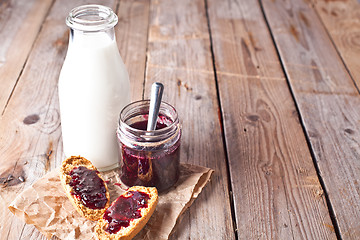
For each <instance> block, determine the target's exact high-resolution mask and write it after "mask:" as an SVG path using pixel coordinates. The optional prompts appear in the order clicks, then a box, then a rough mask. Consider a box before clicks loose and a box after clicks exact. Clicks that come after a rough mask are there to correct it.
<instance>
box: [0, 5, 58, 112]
mask: <svg viewBox="0 0 360 240" xmlns="http://www.w3.org/2000/svg"><path fill="white" fill-rule="evenodd" d="M52 2H53V0H45V1H42V0H29V1H16V0H6V1H1V2H0V43H1V44H0V76H1V80H0V81H1V84H0V92H1V94H0V113H2V112H3V110H4V108H5V106H6V104H7V102H8V99H9V98H10V96H11V93H12V91H13V88H14V87H15V85H16V82H17V80H18V78H19V76H20V75H21V71H22V69H23V67H24V65H25V62H26V59H27V57H28V55H29V52H30V50H31V48H32V45H33V43H34V41H35V39H36V36H37V35H38V32H39V30H40V28H41V24H42V22H43V20H44V18H45V16H46V14H47V13H48V10H49V8H50V6H51V4H52Z"/></svg>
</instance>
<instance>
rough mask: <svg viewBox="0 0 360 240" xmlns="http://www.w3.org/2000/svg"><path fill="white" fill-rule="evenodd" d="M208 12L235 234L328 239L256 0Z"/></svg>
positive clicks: (322, 205)
mask: <svg viewBox="0 0 360 240" xmlns="http://www.w3.org/2000/svg"><path fill="white" fill-rule="evenodd" d="M208 11H209V20H210V28H211V33H212V39H213V49H214V57H215V63H216V74H217V79H218V84H219V94H220V101H221V107H222V113H223V119H224V131H225V139H226V143H227V151H228V158H229V167H230V174H231V182H232V190H233V196H234V205H235V213H236V220H237V229H238V231H237V233H238V236H239V239H336V236H335V233H334V231H332V229H331V228H332V223H331V219H330V216H329V214H328V209H327V205H326V200H325V198H324V196H323V190H322V187H321V185H320V183H319V180H318V178H317V174H316V170H315V167H314V165H313V161H312V158H311V154H310V152H309V149H308V146H307V144H306V140H305V136H304V133H303V130H302V127H301V125H300V123H299V118H298V114H297V111H296V107H295V104H294V102H293V100H292V96H291V93H290V91H289V88H288V84H287V82H286V78H285V76H284V73H283V71H282V69H281V65H280V63H279V61H278V57H277V54H276V50H275V48H274V46H273V42H272V39H271V35H270V34H269V31H268V29H267V25H266V22H265V20H264V18H263V15H262V12H261V7H260V5H259V3H258V2H257V1H222V2H221V3H220V2H218V1H215V0H208ZM328 226H330V228H329V227H328Z"/></svg>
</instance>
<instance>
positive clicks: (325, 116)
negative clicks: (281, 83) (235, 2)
mask: <svg viewBox="0 0 360 240" xmlns="http://www.w3.org/2000/svg"><path fill="white" fill-rule="evenodd" d="M263 7H264V11H265V15H266V18H267V20H268V23H269V25H270V27H271V32H272V34H273V37H274V39H275V42H276V45H277V47H278V51H279V53H280V57H281V60H282V63H283V66H284V68H285V71H286V74H287V77H288V79H289V83H290V85H291V89H292V91H293V94H294V97H295V99H296V103H297V106H298V108H299V110H300V114H301V118H302V121H303V123H304V127H305V129H306V132H307V136H308V138H309V140H310V143H311V147H312V150H313V153H314V156H315V158H316V164H317V166H318V168H319V171H320V172H319V174H320V176H321V177H322V180H323V182H324V185H325V189H326V192H327V195H328V198H329V201H330V203H331V206H332V209H333V212H334V215H335V219H336V221H337V224H338V226H339V232H340V234H341V236H342V238H343V239H357V238H358V237H359V236H360V221H359V220H360V205H359V204H358V203H359V202H360V187H359V182H358V181H359V178H360V161H359V156H360V148H359V145H360V132H359V131H358V128H359V123H360V110H359V107H358V106H359V104H360V96H359V92H358V90H357V89H356V87H355V86H354V83H353V81H352V79H351V78H350V76H349V75H348V72H347V70H346V69H345V67H344V65H343V64H342V61H341V59H340V57H339V55H338V54H337V52H336V49H335V48H334V46H333V44H332V42H331V40H330V39H329V37H328V35H327V32H326V31H325V29H324V27H323V25H322V23H321V22H320V20H319V18H318V16H317V15H316V13H315V11H314V9H313V8H311V6H309V5H308V4H307V3H305V2H303V1H300V0H288V1H270V0H264V1H263Z"/></svg>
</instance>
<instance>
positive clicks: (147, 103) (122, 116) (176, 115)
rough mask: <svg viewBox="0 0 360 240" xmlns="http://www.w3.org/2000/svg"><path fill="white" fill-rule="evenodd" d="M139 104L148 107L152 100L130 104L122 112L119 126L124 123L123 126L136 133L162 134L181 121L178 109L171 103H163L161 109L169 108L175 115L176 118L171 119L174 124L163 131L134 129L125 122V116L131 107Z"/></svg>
mask: <svg viewBox="0 0 360 240" xmlns="http://www.w3.org/2000/svg"><path fill="white" fill-rule="evenodd" d="M138 104H144V105H145V106H147V105H148V106H150V100H149V99H145V100H138V101H135V102H131V103H129V104H128V105H126V106H125V107H124V108H123V109H122V110H121V112H120V115H119V122H118V124H119V126H120V124H121V123H123V124H125V125H126V126H127V127H129V128H130V129H131V130H134V131H136V132H144V133H146V132H148V133H156V132H162V131H164V132H166V131H168V130H169V129H171V128H172V127H173V126H174V125H176V124H177V123H178V121H179V120H178V114H177V111H176V109H175V108H174V107H173V106H172V105H170V104H169V103H167V102H164V101H162V102H161V105H160V108H161V107H163V106H165V107H168V108H169V109H170V110H172V111H173V113H174V117H173V119H171V120H172V122H171V124H170V125H168V126H166V127H164V128H162V129H155V130H151V131H147V130H140V129H137V128H133V127H131V126H130V125H128V124H127V123H126V122H125V119H124V117H125V116H124V115H125V111H128V110H130V109H129V108H130V107H132V106H134V105H138Z"/></svg>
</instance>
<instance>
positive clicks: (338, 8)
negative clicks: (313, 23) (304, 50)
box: [312, 0, 360, 89]
mask: <svg viewBox="0 0 360 240" xmlns="http://www.w3.org/2000/svg"><path fill="white" fill-rule="evenodd" d="M312 2H313V4H314V6H315V9H316V11H317V13H318V15H319V16H320V18H321V20H322V22H323V24H324V25H325V27H326V29H327V32H328V33H329V35H330V36H331V38H332V40H333V42H334V44H335V45H336V49H337V50H338V52H339V53H340V55H341V58H342V59H343V61H344V62H345V64H346V67H347V68H348V69H349V71H350V74H351V75H352V77H353V80H354V81H355V83H356V85H357V87H358V89H360V65H359V56H360V15H359V12H360V3H359V2H358V1H357V0H343V1H325V0H316V1H312Z"/></svg>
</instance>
